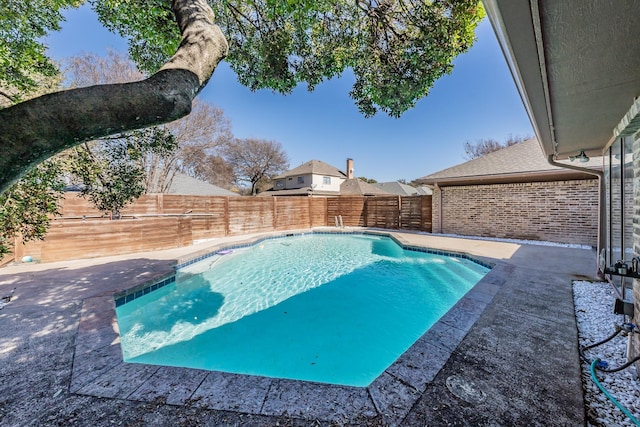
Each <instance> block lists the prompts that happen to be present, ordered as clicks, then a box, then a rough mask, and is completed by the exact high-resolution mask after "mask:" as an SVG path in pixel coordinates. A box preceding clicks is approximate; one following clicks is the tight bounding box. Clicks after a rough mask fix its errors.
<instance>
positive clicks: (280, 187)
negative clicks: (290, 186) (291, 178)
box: [276, 179, 284, 190]
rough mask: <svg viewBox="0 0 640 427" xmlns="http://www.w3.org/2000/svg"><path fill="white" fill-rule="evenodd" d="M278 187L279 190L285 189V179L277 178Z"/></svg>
mask: <svg viewBox="0 0 640 427" xmlns="http://www.w3.org/2000/svg"><path fill="white" fill-rule="evenodd" d="M276 188H277V189H278V190H280V189H283V188H284V181H283V180H281V179H279V180H277V181H276Z"/></svg>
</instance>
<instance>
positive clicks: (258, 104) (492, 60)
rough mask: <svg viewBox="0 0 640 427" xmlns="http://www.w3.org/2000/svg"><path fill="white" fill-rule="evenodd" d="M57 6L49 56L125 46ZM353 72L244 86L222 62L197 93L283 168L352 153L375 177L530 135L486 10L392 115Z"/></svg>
mask: <svg viewBox="0 0 640 427" xmlns="http://www.w3.org/2000/svg"><path fill="white" fill-rule="evenodd" d="M65 16H66V18H67V21H66V22H64V23H63V24H62V30H61V31H59V32H56V33H53V34H51V35H50V36H49V37H48V38H47V39H46V40H45V44H46V45H47V46H48V48H49V50H48V52H49V55H50V56H51V57H53V58H56V59H62V58H64V57H68V56H72V55H80V54H83V53H95V54H98V55H105V54H106V52H107V49H108V48H112V49H117V50H121V51H123V52H124V51H126V42H125V41H124V40H123V39H121V38H120V37H118V36H116V35H114V34H112V33H109V32H108V31H107V30H106V29H104V28H103V27H102V26H101V24H100V23H99V22H98V21H97V19H96V17H95V15H94V14H93V12H92V11H91V10H90V9H89V7H87V6H86V5H85V6H83V7H81V8H80V9H74V10H70V11H68V12H67V13H66V14H65ZM353 80H354V79H353V76H352V75H351V74H350V73H345V74H343V75H342V76H341V77H340V78H334V79H332V80H330V81H328V82H325V83H322V84H320V85H318V87H317V88H316V90H315V91H314V92H308V91H307V89H306V86H304V85H301V86H299V87H298V88H296V90H294V92H293V93H292V94H290V95H280V94H276V93H273V92H271V91H268V90H261V91H257V92H251V91H250V90H248V89H247V88H245V87H244V86H242V85H240V84H239V83H238V81H237V78H236V76H235V74H234V73H233V71H231V70H230V68H229V67H228V65H227V64H226V63H222V64H220V66H219V67H218V68H217V69H216V71H215V73H214V75H213V77H212V79H211V80H210V81H209V84H208V85H207V87H206V88H205V89H204V90H203V91H202V92H201V94H200V95H199V96H200V97H201V98H202V99H204V100H206V101H207V102H209V103H211V104H215V105H217V106H218V107H220V108H222V109H223V110H224V112H225V115H226V116H227V117H228V118H229V119H230V120H231V123H232V127H233V133H234V135H235V136H237V137H239V138H247V137H255V138H262V139H270V140H275V141H278V142H280V143H281V144H282V147H283V149H284V150H285V151H286V153H287V155H288V156H289V160H290V166H291V167H292V168H293V167H295V166H298V165H300V164H302V163H304V162H306V161H308V160H312V159H317V160H322V161H324V162H327V163H329V164H332V165H334V166H336V167H337V168H339V169H343V170H344V167H345V162H346V159H347V158H348V157H351V158H353V159H354V164H355V168H354V169H355V175H356V176H365V177H367V178H374V179H376V180H378V181H380V182H383V181H393V180H396V179H401V178H404V179H407V180H412V179H415V178H419V177H421V176H424V175H428V174H430V173H433V172H437V171H439V170H442V169H445V168H447V167H450V166H454V165H456V164H459V163H462V162H464V161H465V158H464V143H465V142H466V141H470V142H475V141H477V140H478V139H486V138H493V139H496V140H498V141H504V140H505V139H506V138H507V137H508V136H509V135H510V134H513V135H521V136H524V135H533V130H532V127H531V123H530V121H529V119H528V117H527V115H526V112H525V109H524V106H523V105H522V102H521V100H520V97H519V95H518V93H517V90H516V87H515V84H514V82H513V78H512V77H511V74H510V73H509V71H508V68H507V65H506V62H505V60H504V56H503V55H502V52H501V50H500V47H499V46H498V43H497V41H496V38H495V35H494V33H493V30H492V28H491V25H490V23H489V22H488V20H487V19H485V20H484V21H483V22H482V23H481V24H480V25H479V26H478V28H477V41H476V43H475V44H474V46H473V47H472V48H471V49H470V50H469V51H468V52H467V53H465V54H463V55H460V56H459V57H458V58H456V60H455V66H454V70H453V72H452V73H451V74H450V75H447V76H444V77H442V78H441V79H440V80H438V81H437V82H436V84H435V86H434V87H433V88H432V90H431V92H430V93H429V95H428V96H427V97H425V98H423V99H422V100H420V101H419V102H418V103H417V105H416V107H415V108H414V109H412V110H410V111H408V112H406V113H405V114H404V115H403V116H402V117H401V118H399V119H395V118H391V117H388V116H386V115H384V114H378V115H376V116H375V117H373V118H369V119H366V118H364V117H363V116H362V115H361V114H360V113H359V112H358V110H357V108H356V107H355V105H354V103H353V101H352V100H351V99H350V98H349V95H348V94H349V90H350V89H351V86H352V84H353Z"/></svg>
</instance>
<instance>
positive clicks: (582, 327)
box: [573, 281, 640, 427]
mask: <svg viewBox="0 0 640 427" xmlns="http://www.w3.org/2000/svg"><path fill="white" fill-rule="evenodd" d="M573 298H574V303H575V312H576V321H577V325H578V342H579V345H580V346H581V347H584V346H588V345H590V344H594V343H596V342H599V341H601V340H604V339H605V338H607V337H609V336H610V335H611V334H613V333H614V332H615V328H614V326H615V325H621V324H622V323H624V322H625V319H624V316H622V315H617V314H614V313H613V304H614V301H615V293H614V290H613V288H612V287H611V285H610V284H609V283H605V282H587V281H576V282H573ZM626 352H627V337H624V336H622V334H618V336H616V337H615V338H613V339H612V340H610V341H609V342H607V343H605V344H602V345H599V346H597V347H594V348H592V349H589V350H587V351H586V352H585V354H586V356H587V357H589V358H590V359H592V360H593V359H595V358H596V357H597V358H598V359H600V360H604V361H606V362H607V363H608V365H609V368H615V367H618V366H621V365H623V364H624V363H626V361H627V358H626ZM581 367H582V380H583V381H582V382H583V387H584V394H585V408H586V411H587V413H586V415H587V425H588V426H592V427H601V426H602V427H610V426H634V425H635V424H634V423H633V422H632V420H631V419H630V418H628V417H627V416H626V415H625V414H624V413H623V412H622V411H621V410H620V409H619V408H618V407H616V406H615V405H614V404H613V403H612V402H611V401H610V400H609V399H608V398H607V396H605V394H604V393H603V392H602V391H601V390H600V389H599V388H598V387H597V386H596V384H595V383H594V382H593V380H592V378H591V373H590V364H589V363H587V362H586V361H582V363H581ZM596 374H597V377H598V380H599V381H600V383H601V384H602V386H603V387H604V388H605V389H606V390H607V391H608V392H609V393H610V394H611V395H612V396H613V397H614V398H615V399H616V400H617V401H618V402H619V403H620V404H621V405H622V406H624V407H625V408H626V409H627V410H628V411H629V412H631V414H633V416H635V417H636V418H638V419H640V379H638V376H637V373H636V369H635V367H633V366H631V367H629V368H627V369H624V370H622V371H620V372H613V373H607V372H602V371H596Z"/></svg>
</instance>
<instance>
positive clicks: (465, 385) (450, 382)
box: [445, 375, 487, 405]
mask: <svg viewBox="0 0 640 427" xmlns="http://www.w3.org/2000/svg"><path fill="white" fill-rule="evenodd" d="M445 383H446V384H447V388H448V389H449V391H450V392H451V393H453V395H454V396H456V397H458V398H460V399H462V400H464V401H465V402H467V403H471V404H474V405H477V404H478V403H482V402H484V400H485V399H486V398H487V395H486V394H485V392H484V391H482V390H480V389H479V388H477V387H476V385H475V384H474V383H472V382H471V381H467V380H465V379H463V378H460V377H459V376H457V375H451V376H450V377H449V378H447V380H446V381H445Z"/></svg>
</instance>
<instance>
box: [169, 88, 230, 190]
mask: <svg viewBox="0 0 640 427" xmlns="http://www.w3.org/2000/svg"><path fill="white" fill-rule="evenodd" d="M193 106H194V107H193V110H192V111H191V114H189V115H188V116H187V117H184V118H182V119H180V120H177V121H175V122H173V123H170V124H168V125H167V127H168V128H169V129H171V131H172V132H173V133H174V135H176V139H177V140H178V141H179V143H180V150H179V152H178V153H177V157H176V159H175V167H176V168H177V169H179V170H180V171H181V172H183V173H186V174H187V175H189V176H192V177H194V178H198V179H202V180H205V181H208V182H210V183H211V184H214V185H218V186H220V187H224V188H230V187H231V184H232V183H233V175H232V174H231V175H230V174H229V173H228V172H229V170H230V167H228V166H226V165H224V160H222V158H221V152H222V150H224V148H225V147H226V146H227V145H228V144H230V143H231V142H232V141H233V134H232V133H231V121H230V120H229V119H228V118H227V117H225V115H224V111H223V110H222V109H221V108H218V107H216V106H213V105H210V104H207V103H205V102H202V101H198V100H195V101H194V103H193Z"/></svg>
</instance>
